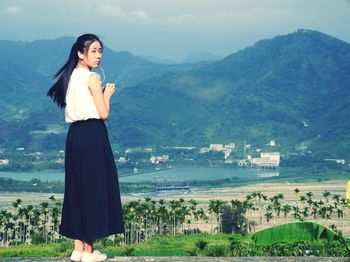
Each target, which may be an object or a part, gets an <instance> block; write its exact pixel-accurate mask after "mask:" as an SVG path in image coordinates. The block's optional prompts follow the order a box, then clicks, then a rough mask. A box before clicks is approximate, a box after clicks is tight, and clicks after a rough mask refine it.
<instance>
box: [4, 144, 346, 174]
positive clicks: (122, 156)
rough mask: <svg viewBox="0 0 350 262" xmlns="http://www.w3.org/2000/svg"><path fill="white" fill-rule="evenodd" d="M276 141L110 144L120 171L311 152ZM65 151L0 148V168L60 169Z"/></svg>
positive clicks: (268, 161) (254, 162)
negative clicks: (196, 144)
mask: <svg viewBox="0 0 350 262" xmlns="http://www.w3.org/2000/svg"><path fill="white" fill-rule="evenodd" d="M278 149H279V145H278V144H277V142H276V141H275V140H270V141H268V142H267V143H266V144H265V145H263V147H262V148H260V147H254V146H252V145H251V144H248V143H246V142H243V143H241V144H240V146H239V147H237V146H236V144H235V143H229V144H209V145H208V146H207V147H194V146H162V147H134V148H131V147H128V148H124V149H120V148H115V147H113V154H114V157H115V161H116V164H117V166H118V169H119V170H122V171H123V173H132V174H137V173H143V172H152V171H157V170H163V169H167V168H172V167H175V166H176V167H179V166H231V167H245V168H263V169H276V168H279V167H280V165H281V163H282V162H283V161H285V160H287V159H290V158H302V157H304V158H305V157H307V156H308V155H311V154H312V152H310V151H303V152H297V153H295V152H289V153H288V154H285V153H284V154H282V153H281V152H280V151H279V150H278ZM64 157H65V152H64V150H59V151H50V152H39V151H35V152H32V151H30V150H27V149H25V148H24V147H18V148H16V149H14V150H9V149H6V148H0V171H42V170H63V167H64ZM323 161H324V162H328V163H332V164H337V165H349V162H348V161H346V160H345V159H331V158H325V159H323Z"/></svg>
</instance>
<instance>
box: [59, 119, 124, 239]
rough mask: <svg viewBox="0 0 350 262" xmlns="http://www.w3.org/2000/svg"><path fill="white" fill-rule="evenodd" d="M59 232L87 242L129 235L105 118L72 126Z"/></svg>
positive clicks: (79, 122) (67, 149)
mask: <svg viewBox="0 0 350 262" xmlns="http://www.w3.org/2000/svg"><path fill="white" fill-rule="evenodd" d="M59 233H60V234H61V235H63V236H66V237H68V238H71V239H80V240H85V241H93V240H96V239H98V238H102V237H106V236H109V235H112V234H117V233H125V228H124V222H123V212H122V206H121V200H120V191H119V182H118V173H117V169H116V166H115V163H114V157H113V152H112V149H111V146H110V142H109V139H108V133H107V128H106V126H105V123H104V121H103V120H101V119H88V120H85V121H77V122H73V123H72V124H71V125H70V127H69V130H68V134H67V141H66V151H65V192H64V199H63V208H62V218H61V224H60V225H59Z"/></svg>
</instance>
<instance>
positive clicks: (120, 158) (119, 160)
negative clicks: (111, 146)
mask: <svg viewBox="0 0 350 262" xmlns="http://www.w3.org/2000/svg"><path fill="white" fill-rule="evenodd" d="M118 162H119V163H126V158H125V157H124V156H121V157H119V159H118Z"/></svg>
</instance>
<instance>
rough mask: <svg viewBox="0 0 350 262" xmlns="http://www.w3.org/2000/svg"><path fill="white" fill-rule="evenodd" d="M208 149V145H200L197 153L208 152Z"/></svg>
mask: <svg viewBox="0 0 350 262" xmlns="http://www.w3.org/2000/svg"><path fill="white" fill-rule="evenodd" d="M209 151H210V149H209V147H202V148H201V149H199V153H201V154H204V153H208V152H209Z"/></svg>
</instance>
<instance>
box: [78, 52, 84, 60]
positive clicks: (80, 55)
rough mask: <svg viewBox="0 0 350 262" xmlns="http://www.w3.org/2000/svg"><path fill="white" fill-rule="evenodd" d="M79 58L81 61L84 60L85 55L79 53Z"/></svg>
mask: <svg viewBox="0 0 350 262" xmlns="http://www.w3.org/2000/svg"><path fill="white" fill-rule="evenodd" d="M78 57H79V59H84V54H83V53H82V52H80V51H78Z"/></svg>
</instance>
